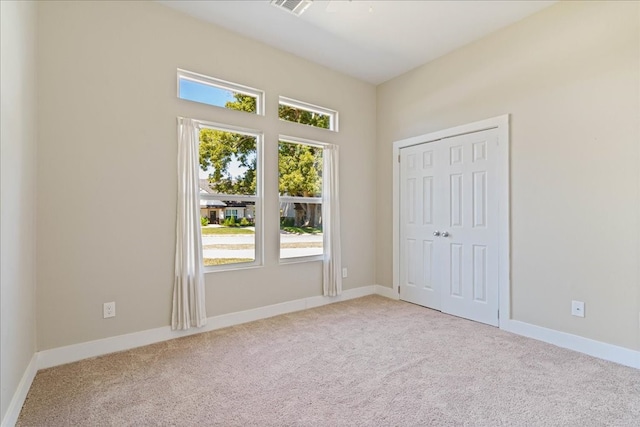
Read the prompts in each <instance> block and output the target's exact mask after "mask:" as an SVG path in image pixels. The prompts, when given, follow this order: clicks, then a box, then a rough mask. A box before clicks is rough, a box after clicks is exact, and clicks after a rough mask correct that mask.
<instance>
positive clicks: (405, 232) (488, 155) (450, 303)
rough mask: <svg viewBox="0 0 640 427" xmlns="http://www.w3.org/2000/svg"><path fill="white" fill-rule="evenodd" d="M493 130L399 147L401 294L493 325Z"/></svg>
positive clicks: (495, 299) (495, 282)
mask: <svg viewBox="0 0 640 427" xmlns="http://www.w3.org/2000/svg"><path fill="white" fill-rule="evenodd" d="M497 144H498V138H497V131H496V130H495V129H494V130H487V131H482V132H475V133H471V134H466V135H461V136H456V137H451V138H445V139H442V140H438V141H434V142H429V143H424V144H420V145H416V146H412V147H407V148H403V149H401V150H400V152H401V155H400V186H401V188H400V221H401V222H400V299H402V300H405V301H409V302H413V303H416V304H420V305H423V306H426V307H429V308H433V309H436V310H442V311H443V312H445V313H449V314H453V315H456V316H460V317H464V318H467V319H471V320H475V321H478V322H482V323H487V324H490V325H496V326H497V325H498V300H499V296H498V227H497V220H498V198H497V192H496V176H497V171H496V168H497V162H496V159H495V157H496V152H497V150H496V147H497Z"/></svg>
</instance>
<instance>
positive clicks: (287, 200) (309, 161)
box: [278, 139, 324, 259]
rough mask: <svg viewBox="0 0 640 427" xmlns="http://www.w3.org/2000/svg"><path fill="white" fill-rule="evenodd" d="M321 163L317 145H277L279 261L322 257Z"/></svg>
mask: <svg viewBox="0 0 640 427" xmlns="http://www.w3.org/2000/svg"><path fill="white" fill-rule="evenodd" d="M322 159H323V148H322V147H321V146H319V145H313V144H308V143H305V142H301V141H296V140H288V139H286V140H285V139H281V140H280V141H279V143H278V189H279V193H280V259H292V258H301V257H310V256H319V255H322V254H323V246H324V238H323V232H322V215H323V211H322V170H323V166H322Z"/></svg>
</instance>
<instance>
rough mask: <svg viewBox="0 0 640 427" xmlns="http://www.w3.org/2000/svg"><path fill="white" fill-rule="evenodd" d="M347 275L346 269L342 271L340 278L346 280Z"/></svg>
mask: <svg viewBox="0 0 640 427" xmlns="http://www.w3.org/2000/svg"><path fill="white" fill-rule="evenodd" d="M348 275H349V274H348V273H347V267H345V268H343V269H342V278H343V279H344V278H346V277H347V276H348Z"/></svg>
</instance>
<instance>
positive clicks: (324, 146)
mask: <svg viewBox="0 0 640 427" xmlns="http://www.w3.org/2000/svg"><path fill="white" fill-rule="evenodd" d="M318 129H322V128H318ZM325 130H327V129H325ZM281 141H282V142H287V143H290V144H302V145H309V146H311V147H316V148H321V149H322V161H323V167H322V169H323V177H322V179H323V181H322V183H323V184H322V195H321V197H297V196H281V195H280V191H278V206H277V207H278V216H277V218H278V222H279V221H280V215H279V213H280V203H282V201H283V200H285V201H286V202H291V203H295V202H304V203H308V202H309V201H312V202H316V203H320V204H321V205H322V218H324V216H325V197H326V195H325V194H324V156H325V152H326V149H327V148H328V147H330V146H331V144H330V143H327V142H320V141H314V140H310V139H305V138H298V137H295V136H288V135H279V136H278V145H280V142H281ZM278 160H280V159H279V156H278ZM277 179H278V180H279V179H280V170H279V168H278V174H277ZM277 184H279V182H278V183H277ZM279 230H280V224H279V223H278V231H279ZM281 236H282V235H281V234H280V233H278V261H279V263H280V264H295V263H301V262H311V261H322V260H323V259H324V255H325V253H324V250H325V248H324V243H325V238H324V229H323V232H322V254H319V255H304V256H298V257H291V258H282V256H281V250H282V246H281V245H282V237H281Z"/></svg>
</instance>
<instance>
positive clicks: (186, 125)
mask: <svg viewBox="0 0 640 427" xmlns="http://www.w3.org/2000/svg"><path fill="white" fill-rule="evenodd" d="M199 144H200V138H199V129H198V127H197V125H196V124H195V123H194V121H193V120H192V119H179V120H178V208H177V214H178V219H177V222H176V265H175V270H176V274H175V281H174V284H173V311H172V315H171V329H174V330H175V329H189V328H191V327H192V326H197V327H201V326H204V325H205V324H206V323H207V314H206V309H205V301H204V272H203V268H204V267H203V264H202V235H201V231H200V227H201V225H200V185H199V184H200V182H199V174H198V168H199V160H198V156H199Z"/></svg>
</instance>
